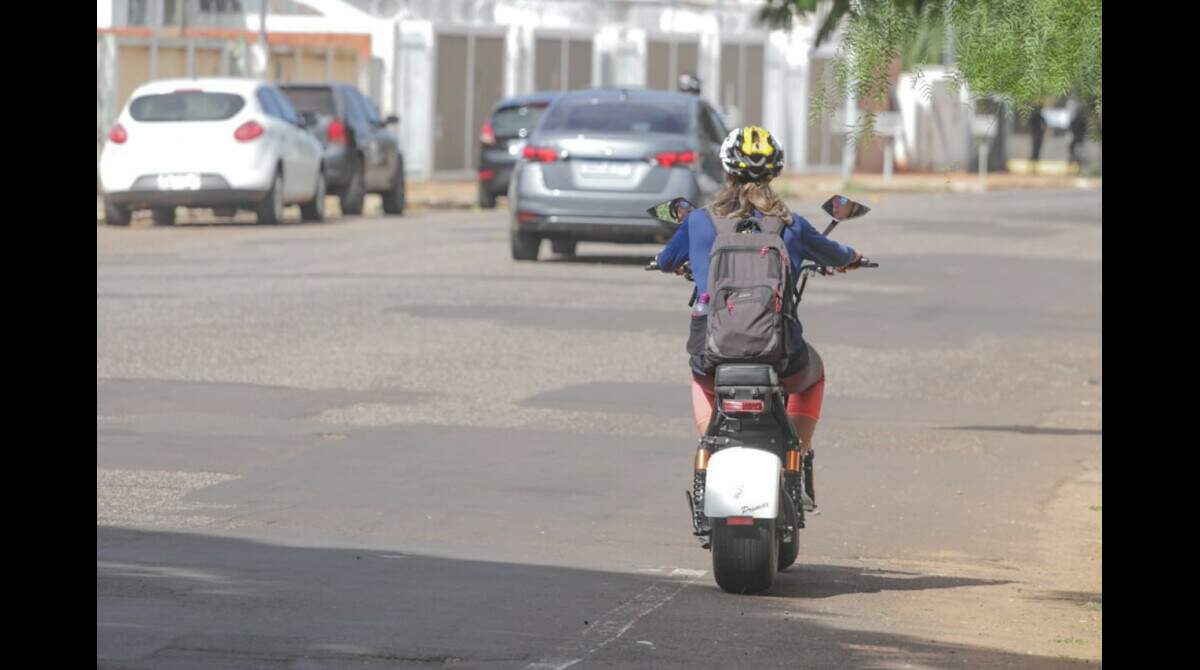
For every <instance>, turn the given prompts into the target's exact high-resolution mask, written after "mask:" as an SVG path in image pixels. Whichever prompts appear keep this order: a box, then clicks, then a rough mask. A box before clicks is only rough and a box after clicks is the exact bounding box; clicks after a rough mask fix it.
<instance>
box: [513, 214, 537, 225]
mask: <svg viewBox="0 0 1200 670" xmlns="http://www.w3.org/2000/svg"><path fill="white" fill-rule="evenodd" d="M536 218H538V215H537V214H534V213H532V212H517V221H520V222H522V223H524V222H526V221H533V220H534V219H536Z"/></svg>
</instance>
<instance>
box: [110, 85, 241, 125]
mask: <svg viewBox="0 0 1200 670" xmlns="http://www.w3.org/2000/svg"><path fill="white" fill-rule="evenodd" d="M245 106H246V101H245V100H244V99H243V98H242V96H240V95H237V94H236V93H205V92H203V91H175V92H174V93H158V94H153V95H143V96H139V97H137V98H134V99H133V102H132V103H130V105H129V115H130V116H132V117H133V119H134V120H135V121H221V120H223V119H228V118H231V117H233V115H234V114H237V113H238V112H240V111H241V110H242V107H245Z"/></svg>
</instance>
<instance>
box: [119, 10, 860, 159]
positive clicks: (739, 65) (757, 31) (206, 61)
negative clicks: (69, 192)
mask: <svg viewBox="0 0 1200 670" xmlns="http://www.w3.org/2000/svg"><path fill="white" fill-rule="evenodd" d="M761 7H762V2H761V0H407V1H406V0H266V6H265V7H264V6H263V4H262V1H261V0H97V11H96V14H97V61H98V64H97V128H98V136H102V135H103V132H104V129H106V128H107V127H108V125H109V124H110V123H111V120H112V118H114V117H115V116H116V114H117V113H118V112H119V110H120V108H121V106H122V105H124V104H125V102H126V100H127V97H128V95H129V93H130V92H131V91H132V89H133V87H134V86H136V84H138V83H141V82H140V81H139V80H148V79H153V78H159V77H162V76H190V75H202V74H233V75H245V76H263V77H265V78H268V79H274V80H279V81H292V80H299V79H330V78H332V79H339V80H343V81H352V82H353V83H356V84H357V85H358V86H360V88H362V89H363V90H364V91H365V92H367V93H368V94H369V95H370V96H371V97H372V98H373V99H374V100H375V101H376V103H377V104H378V106H379V107H380V109H381V110H382V111H383V113H384V114H392V113H394V114H397V115H399V116H400V119H401V122H400V129H399V131H400V134H401V137H402V141H403V142H404V145H405V157H406V165H407V168H408V170H409V172H410V174H411V176H412V177H414V178H422V177H440V176H447V177H451V176H465V175H468V174H471V173H473V172H474V170H475V167H476V166H475V163H476V161H477V156H478V137H479V130H480V126H482V124H483V123H484V121H485V120H486V119H487V117H488V114H489V112H490V110H491V108H492V106H493V105H494V104H495V103H496V102H497V101H499V100H500V99H502V98H504V97H507V96H511V95H517V94H522V93H529V92H534V91H546V90H566V89H576V88H588V87H593V86H618V87H647V88H666V89H674V88H675V87H676V85H677V81H678V77H679V75H680V74H683V73H690V74H694V75H696V76H698V77H699V78H700V80H701V81H702V89H703V90H702V95H703V96H704V97H705V98H707V99H708V100H709V101H710V102H711V103H712V104H713V106H714V107H716V108H717V109H718V110H720V111H721V112H722V114H723V115H724V116H725V118H726V120H727V122H728V124H729V125H731V126H732V125H740V124H745V123H757V124H760V125H763V126H765V127H767V128H769V129H770V130H771V131H772V132H773V133H775V134H776V135H777V136H778V137H779V139H780V140H781V141H782V142H783V144H784V147H785V148H786V150H787V154H788V156H789V160H788V169H790V170H794V171H834V170H837V169H838V165H839V164H840V163H841V162H842V147H843V135H842V126H841V123H842V121H843V119H844V116H845V115H844V114H838V115H833V116H831V117H830V118H828V119H825V120H824V121H823V123H821V124H819V125H816V126H812V127H810V126H809V121H808V100H809V99H810V97H811V93H812V91H813V90H814V88H815V87H816V86H818V85H819V84H820V82H821V81H822V78H823V77H826V76H828V74H829V72H828V70H829V69H828V68H826V67H825V65H826V63H827V62H828V60H829V59H830V58H831V57H832V56H833V52H834V50H835V42H831V43H830V44H824V45H822V46H821V47H820V48H814V47H813V41H814V36H815V25H816V23H817V18H819V17H815V18H810V19H809V20H808V21H807V22H799V21H798V22H797V23H796V25H795V26H794V27H793V29H792V30H791V31H790V32H782V31H770V30H768V29H766V28H765V27H763V26H761V25H759V24H758V23H757V21H756V19H755V17H756V14H757V12H758V11H759V9H760V8H761ZM264 9H265V13H264ZM264 17H265V33H266V44H267V46H266V47H265V49H264V47H263V46H262V42H261V41H260V39H259V36H260V35H262V33H263V32H264V31H263V30H262V29H263V24H264V20H263V19H264ZM135 38H136V39H139V40H142V41H143V42H144V43H145V46H146V49H147V55H146V56H145V58H146V59H149V60H150V61H151V62H150V63H146V64H143V63H141V62H140V61H139V62H134V61H135V60H136V59H135V58H134V56H131V55H128V54H126V53H125V52H123V51H121V52H120V54H119V57H117V56H114V53H116V52H118V51H120V50H121V49H122V48H124V46H128V44H127V43H128V42H129V40H132V39H135ZM121 40H124V42H123V43H122V44H117V42H120V41H121ZM123 45H124V46H123ZM172 49H173V50H175V51H168V50H172ZM197 49H201V50H207V51H204V55H203V59H202V60H203V65H202V66H201V65H197V60H196V53H198V52H197ZM180 54H182V55H180ZM106 57H107V58H108V60H107V61H105V58H106ZM168 59H170V66H167V65H164V63H166V61H167V60H168ZM131 68H133V69H135V70H136V72H133V73H130V69H131ZM168 73H169V74H168Z"/></svg>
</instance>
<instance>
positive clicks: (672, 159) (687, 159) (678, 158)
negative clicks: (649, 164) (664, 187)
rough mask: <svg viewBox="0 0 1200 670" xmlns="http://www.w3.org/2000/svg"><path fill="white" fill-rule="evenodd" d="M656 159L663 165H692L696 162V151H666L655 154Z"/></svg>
mask: <svg viewBox="0 0 1200 670" xmlns="http://www.w3.org/2000/svg"><path fill="white" fill-rule="evenodd" d="M654 160H656V161H658V164H659V165H661V166H663V167H673V166H675V165H691V164H693V163H695V162H696V152H695V151H664V152H662V153H659V154H655V155H654Z"/></svg>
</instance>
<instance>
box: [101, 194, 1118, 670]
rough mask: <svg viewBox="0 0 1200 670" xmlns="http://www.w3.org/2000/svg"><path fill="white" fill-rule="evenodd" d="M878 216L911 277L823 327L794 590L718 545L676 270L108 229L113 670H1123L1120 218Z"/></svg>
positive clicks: (948, 206)
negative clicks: (1115, 618) (1106, 487)
mask: <svg viewBox="0 0 1200 670" xmlns="http://www.w3.org/2000/svg"><path fill="white" fill-rule="evenodd" d="M863 199H864V200H865V201H866V202H867V203H868V204H870V205H871V206H872V207H873V208H874V209H873V211H872V212H871V214H870V215H869V216H867V217H866V218H864V219H860V220H855V221H851V222H847V223H845V224H843V225H842V226H841V227H839V229H838V230H837V234H836V235H835V237H838V238H839V239H841V240H843V241H845V242H847V243H849V244H851V245H853V246H855V247H856V248H858V249H859V250H861V251H863V252H864V253H866V254H867V255H869V256H871V257H872V258H873V259H875V260H877V261H879V262H880V264H881V267H880V268H878V269H877V270H862V271H858V272H854V273H848V274H846V275H841V276H837V277H832V278H820V277H819V278H816V279H814V280H812V281H811V282H810V283H809V286H808V290H807V292H806V294H805V305H804V307H803V314H804V323H805V331H806V336H807V338H808V339H809V340H810V341H811V342H812V343H814V344H815V346H816V347H817V348H818V349H819V350H820V351H821V353H822V356H823V357H824V359H825V363H826V367H827V371H828V381H827V386H826V398H825V412H824V418H823V420H822V422H821V425H820V427H819V429H818V431H817V436H816V440H815V446H816V450H817V458H816V463H817V492H818V498H819V500H820V502H821V504H822V508H823V510H824V513H823V514H822V515H821V516H819V517H815V518H814V519H812V521H811V522H810V524H809V527H808V528H807V529H806V530H804V531H802V533H801V535H800V540H801V550H800V557H799V560H798V562H797V565H796V566H794V567H793V568H791V569H790V570H788V571H786V572H783V573H780V576H779V578H778V580H777V582H776V585H775V587H774V588H773V589H772V590H771V591H770V592H769V593H768V594H767V595H764V596H733V595H729V594H725V593H723V592H721V591H720V590H719V589H718V588H717V587H716V585H715V583H714V582H713V579H712V574H711V563H710V560H711V559H710V555H709V553H708V552H706V551H704V550H703V549H701V548H700V547H699V545H698V543H697V542H696V541H695V539H694V538H693V537H692V536H691V534H690V530H691V528H690V523H689V520H688V515H687V510H686V507H685V504H684V500H683V496H682V495H681V493H680V492H681V491H684V490H686V489H687V488H688V487H689V486H690V479H691V457H692V450H693V448H694V442H695V437H694V435H693V434H692V431H693V430H694V429H693V427H692V425H691V414H690V404H689V396H688V388H687V381H688V372H687V369H686V356H685V354H684V353H683V343H684V339H685V335H686V327H687V321H688V318H689V317H688V315H687V306H686V300H687V297H688V294H689V292H690V285H688V284H686V282H683V281H681V280H679V279H676V278H674V277H669V276H666V275H657V274H650V273H645V272H643V271H642V270H641V265H642V264H643V263H644V262H645V261H646V259H647V258H648V257H649V256H650V255H652V254H653V253H654V252H655V251H656V248H655V247H647V246H618V245H600V244H596V245H588V244H581V245H580V247H579V256H578V257H577V258H574V259H562V258H555V257H553V256H552V255H551V254H550V251H549V245H548V244H546V245H545V246H544V247H543V251H542V258H543V260H542V261H541V262H539V263H536V264H535V263H515V262H513V261H512V260H511V259H510V257H509V252H508V240H507V232H506V231H507V218H506V213H505V212H504V211H503V210H499V211H497V212H491V213H475V212H449V213H447V212H427V213H416V214H412V215H409V216H405V217H403V218H385V219H350V218H347V219H341V220H333V221H330V222H326V223H322V224H300V223H298V220H297V217H296V216H295V213H291V214H292V215H291V217H290V220H292V221H296V222H295V223H290V224H285V225H282V226H279V227H261V226H257V225H246V224H241V223H232V224H231V223H221V222H218V221H215V220H214V221H212V222H210V224H209V225H205V224H187V225H180V226H176V227H173V228H168V229H162V228H150V227H141V226H138V225H136V224H135V226H134V227H133V228H130V229H111V228H106V227H99V228H98V230H97V295H96V305H97V311H98V315H99V318H98V323H97V339H96V354H97V366H96V387H97V466H98V467H97V650H96V653H97V665H98V666H99V667H106V668H125V667H136V668H193V667H221V668H297V669H300V668H341V667H412V668H430V667H439V666H445V667H453V668H484V667H486V668H565V667H567V666H568V665H570V667H576V668H589V667H656V668H768V667H788V668H797V667H800V668H960V667H972V668H979V667H983V668H1060V667H1078V666H1095V665H1098V660H1099V658H1100V642H1099V631H1100V622H1101V611H1100V610H1101V594H1100V562H1099V550H1100V534H1099V522H1100V516H1101V507H1100V490H1099V483H1100V466H1101V459H1100V448H1099V447H1100V411H1101V402H1100V391H1101V377H1100V262H1099V261H1100V235H1101V226H1100V219H1101V217H1100V193H1099V192H1098V191H1082V190H1080V191H1061V192H1045V191H1020V192H1011V193H988V194H977V195H965V194H964V195H939V196H897V195H892V196H886V197H885V196H880V197H876V198H863ZM793 206H794V207H795V208H796V211H798V212H800V213H801V214H804V215H806V216H810V217H811V220H813V221H814V223H816V224H818V225H820V224H821V223H823V222H824V219H823V218H818V217H817V216H816V214H817V213H818V211H819V210H818V203H815V202H814V203H799V202H797V203H793Z"/></svg>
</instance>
